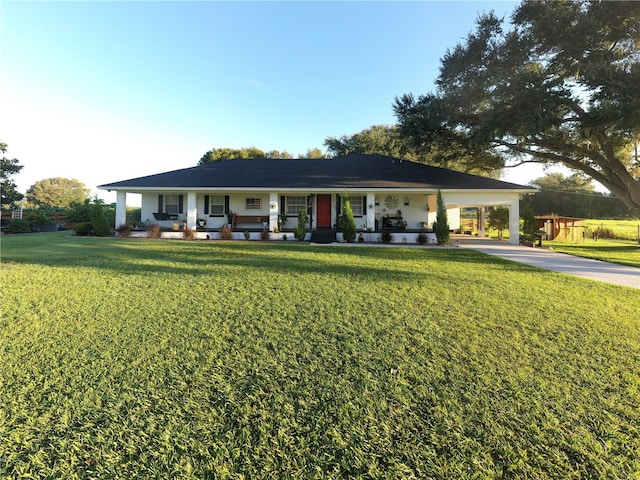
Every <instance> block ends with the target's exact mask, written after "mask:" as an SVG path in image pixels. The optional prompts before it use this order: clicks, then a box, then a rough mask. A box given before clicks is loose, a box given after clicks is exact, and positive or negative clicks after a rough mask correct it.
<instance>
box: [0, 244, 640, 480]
mask: <svg viewBox="0 0 640 480" xmlns="http://www.w3.org/2000/svg"><path fill="white" fill-rule="evenodd" d="M0 280H1V281H2V291H1V295H2V298H1V300H2V316H1V317H0V478H5V477H6V478H22V477H24V478H65V479H66V478H71V479H73V478H110V479H131V478H198V479H201V478H211V479H213V478H216V479H218V478H220V479H225V478H230V479H231V478H233V479H240V478H246V479H249V478H252V479H261V478H274V479H275V478H277V479H281V478H300V479H313V478H318V479H321V478H322V479H324V478H336V479H338V478H393V479H397V478H416V479H425V478H438V479H453V478H455V479H471V478H528V479H543V478H544V479H546V478H576V479H577V478H594V479H595V478H612V479H613V478H620V479H623V478H635V477H637V476H639V475H640V369H639V368H638V365H640V322H639V320H638V318H639V317H640V292H639V291H638V290H636V289H631V288H625V287H619V286H614V285H610V284H606V283H600V282H592V281H589V280H583V279H578V278H574V277H570V276H565V275H562V274H559V273H554V272H548V271H542V270H537V269H535V268H532V267H528V266H525V265H521V264H516V263H511V262H507V261H503V260H501V259H499V258H496V257H491V256H488V255H483V254H481V253H479V252H475V251H473V250H470V249H456V248H402V247H397V248H377V247H362V246H351V247H340V246H311V245H308V244H301V243H284V242H278V243H267V242H223V241H209V242H185V241H166V240H165V241H161V240H160V241H159V240H133V239H130V240H128V239H114V238H77V237H67V236H66V235H65V234H64V233H63V234H51V235H26V236H5V237H3V238H2V269H1V270H0Z"/></svg>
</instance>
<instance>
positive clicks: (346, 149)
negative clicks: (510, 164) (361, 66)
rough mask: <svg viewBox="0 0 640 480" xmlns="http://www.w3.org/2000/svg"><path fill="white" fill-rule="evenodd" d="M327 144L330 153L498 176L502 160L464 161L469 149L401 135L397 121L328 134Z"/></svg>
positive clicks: (332, 154)
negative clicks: (339, 134) (420, 142)
mask: <svg viewBox="0 0 640 480" xmlns="http://www.w3.org/2000/svg"><path fill="white" fill-rule="evenodd" d="M324 145H325V147H327V149H328V152H329V155H331V156H340V155H349V154H350V153H362V154H377V155H387V156H389V157H395V158H403V159H405V160H411V161H412V162H417V163H424V164H427V165H437V166H440V167H445V168H449V169H451V170H459V171H464V172H467V173H474V174H477V175H484V176H491V177H498V176H499V174H500V168H501V167H502V164H501V163H500V164H499V165H496V166H487V165H480V166H478V165H477V164H472V163H471V162H468V161H465V160H464V159H465V158H466V157H467V156H468V153H466V152H465V151H462V150H461V149H460V148H457V147H456V148H454V147H452V146H451V145H449V146H448V147H447V148H446V149H443V148H439V147H438V145H436V144H435V143H429V144H424V145H418V144H414V143H413V141H412V139H411V138H409V137H408V136H407V135H402V132H401V131H400V128H399V127H398V126H397V125H373V126H372V127H369V128H366V129H364V130H362V131H361V132H359V133H356V134H354V135H343V136H342V137H340V138H336V137H327V138H326V139H325V141H324ZM476 163H477V162H476Z"/></svg>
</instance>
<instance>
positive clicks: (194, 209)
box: [187, 192, 198, 228]
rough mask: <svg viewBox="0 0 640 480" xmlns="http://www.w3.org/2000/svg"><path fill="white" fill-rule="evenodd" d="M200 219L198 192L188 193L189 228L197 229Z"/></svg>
mask: <svg viewBox="0 0 640 480" xmlns="http://www.w3.org/2000/svg"><path fill="white" fill-rule="evenodd" d="M197 217H198V205H197V202H196V192H187V228H196V226H197V224H196V220H197Z"/></svg>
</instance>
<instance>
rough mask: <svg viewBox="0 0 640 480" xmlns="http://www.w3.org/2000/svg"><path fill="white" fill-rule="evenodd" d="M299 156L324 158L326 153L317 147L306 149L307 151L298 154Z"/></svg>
mask: <svg viewBox="0 0 640 480" xmlns="http://www.w3.org/2000/svg"><path fill="white" fill-rule="evenodd" d="M298 157H300V158H326V155H325V154H324V152H323V151H322V150H320V149H319V148H310V149H308V150H307V153H303V154H301V155H298Z"/></svg>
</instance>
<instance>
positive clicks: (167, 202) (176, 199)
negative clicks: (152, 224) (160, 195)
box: [164, 194, 180, 215]
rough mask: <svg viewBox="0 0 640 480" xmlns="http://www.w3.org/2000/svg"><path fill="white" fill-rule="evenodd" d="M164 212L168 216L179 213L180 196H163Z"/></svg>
mask: <svg viewBox="0 0 640 480" xmlns="http://www.w3.org/2000/svg"><path fill="white" fill-rule="evenodd" d="M164 211H165V213H168V214H169V215H178V214H179V213H180V195H177V194H176V195H174V194H168V195H165V196H164Z"/></svg>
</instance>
